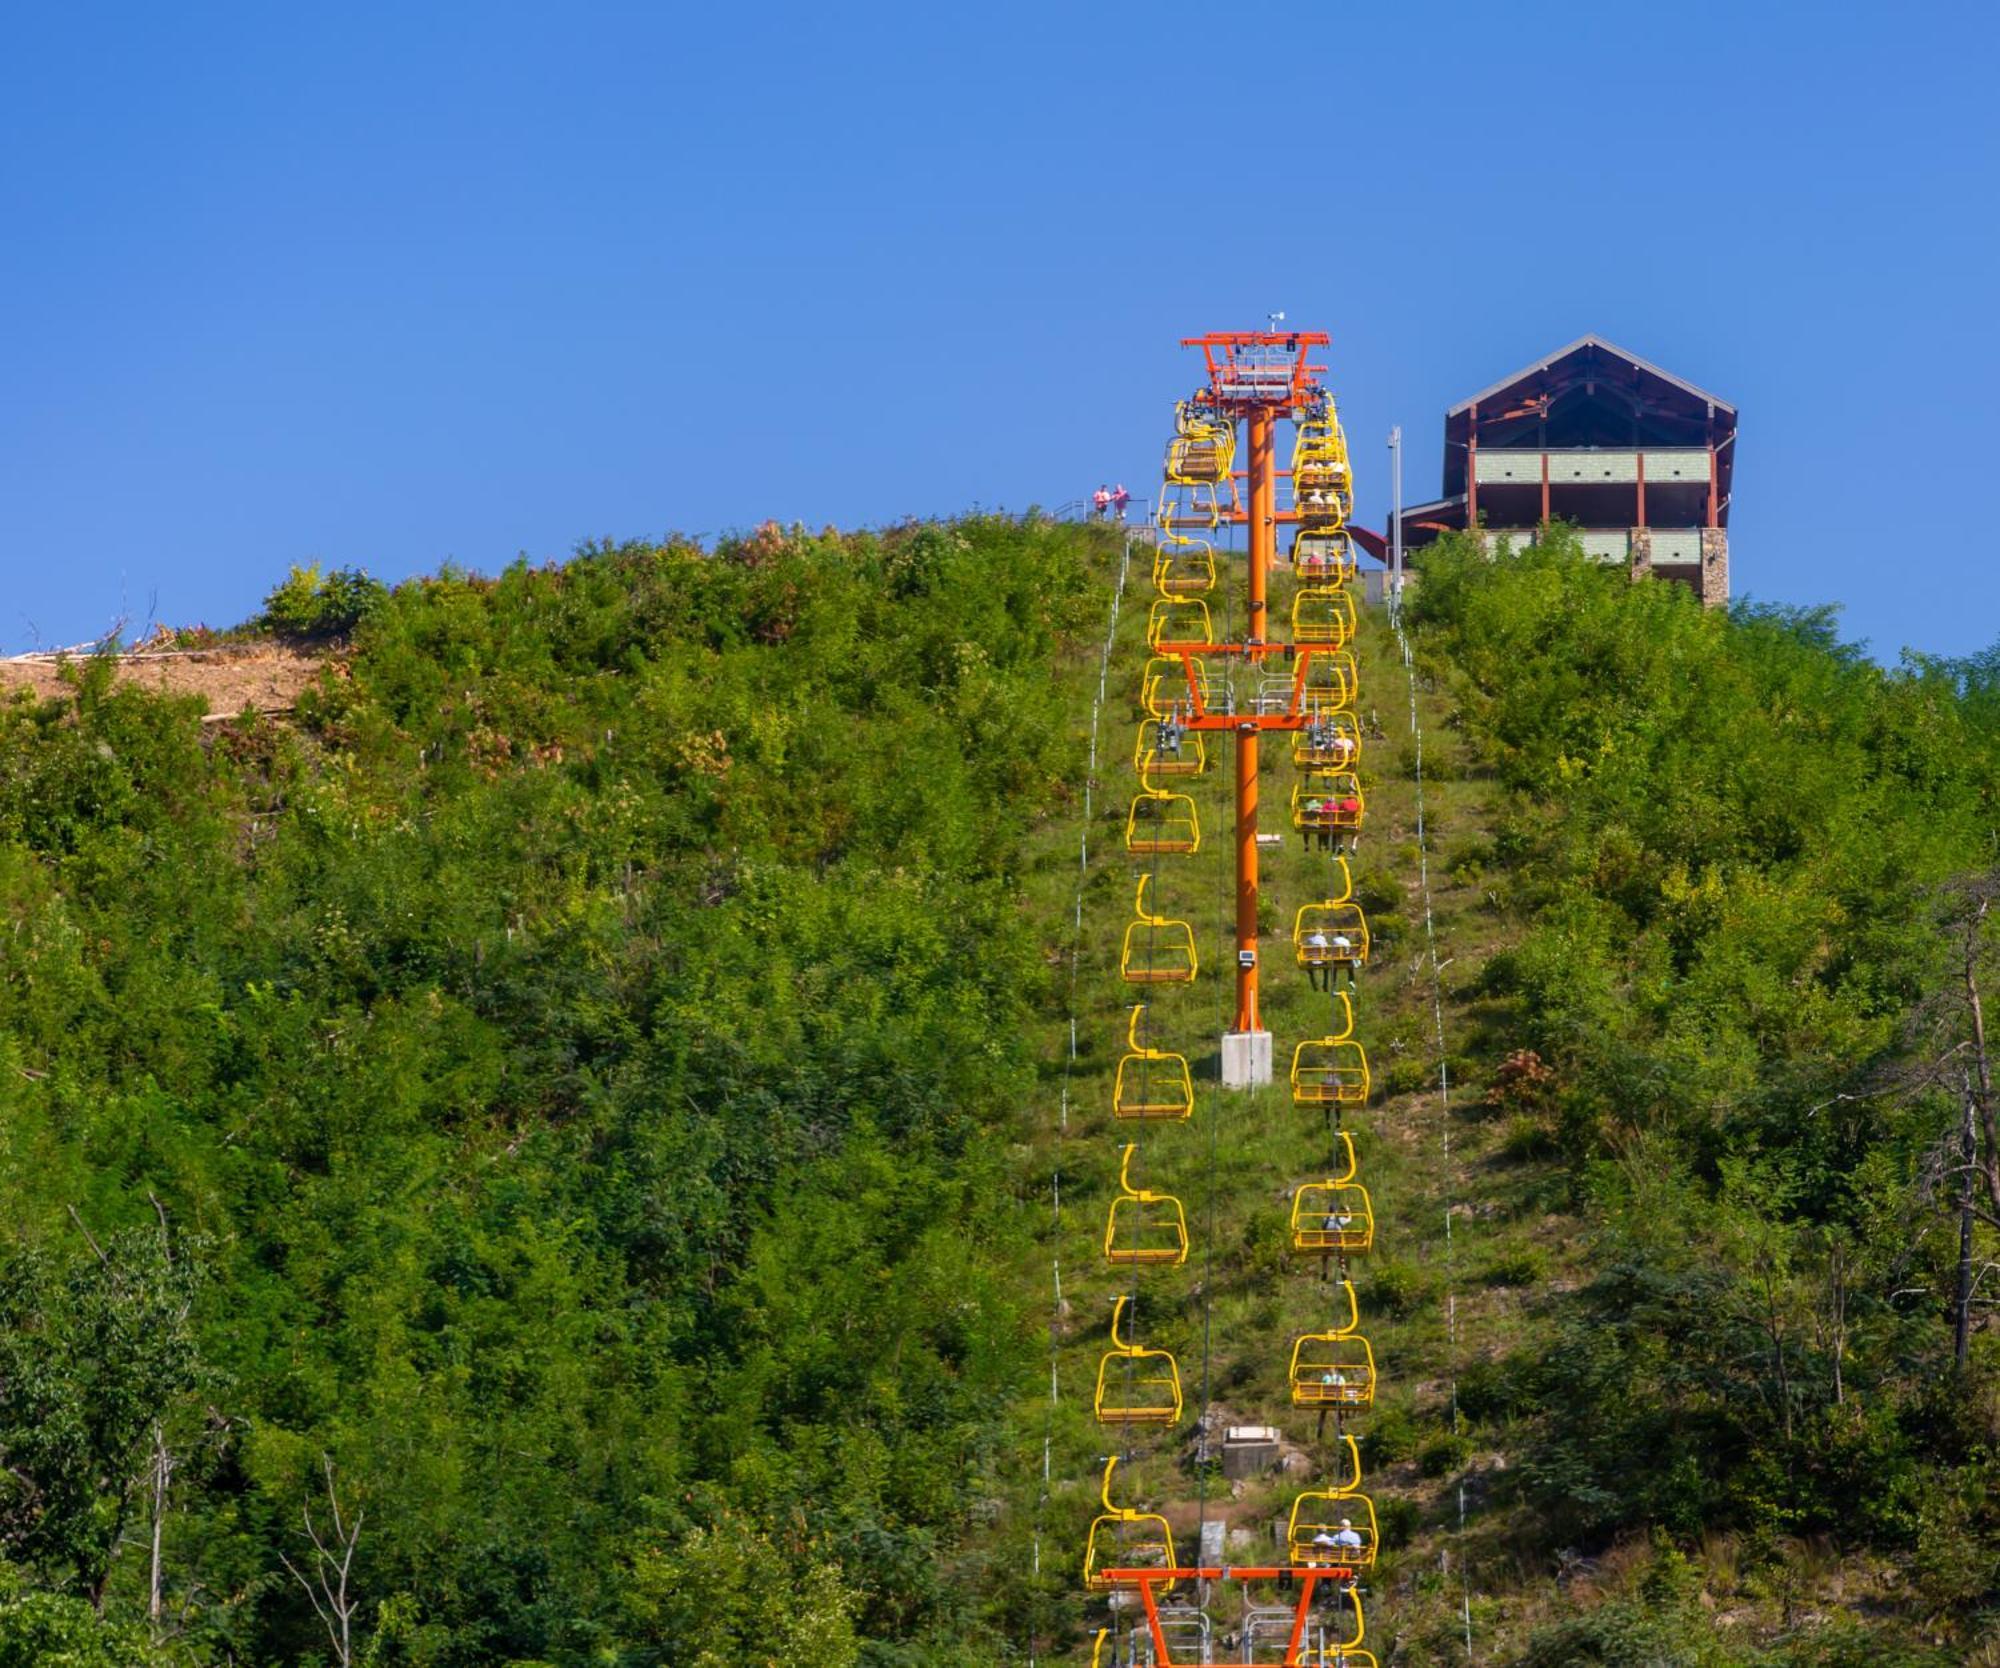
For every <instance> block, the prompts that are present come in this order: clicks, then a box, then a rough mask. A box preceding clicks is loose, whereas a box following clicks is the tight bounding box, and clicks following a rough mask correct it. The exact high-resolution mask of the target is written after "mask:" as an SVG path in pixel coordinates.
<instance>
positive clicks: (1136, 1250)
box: [1104, 1141, 1188, 1268]
mask: <svg viewBox="0 0 2000 1668" xmlns="http://www.w3.org/2000/svg"><path fill="white" fill-rule="evenodd" d="M1138 1150H1139V1149H1138V1147H1137V1146H1136V1145H1134V1144H1133V1143H1132V1142H1130V1141H1128V1142H1126V1143H1125V1150H1124V1152H1123V1153H1121V1154H1120V1155H1119V1158H1118V1192H1117V1195H1116V1197H1114V1198H1113V1199H1112V1201H1111V1208H1110V1209H1109V1210H1108V1211H1106V1212H1105V1215H1104V1260H1105V1261H1106V1262H1108V1263H1116V1264H1119V1265H1121V1266H1125V1267H1154V1266H1164V1267H1167V1268H1178V1267H1180V1265H1181V1264H1182V1263H1184V1262H1186V1261H1187V1257H1188V1231H1187V1212H1186V1211H1184V1210H1183V1209H1182V1208H1181V1202H1180V1200H1178V1199H1177V1198H1175V1197H1174V1196H1173V1194H1171V1193H1156V1192H1154V1191H1153V1190H1152V1189H1151V1188H1149V1187H1134V1186H1133V1185H1132V1155H1133V1154H1134V1153H1135V1152H1137V1151H1138Z"/></svg>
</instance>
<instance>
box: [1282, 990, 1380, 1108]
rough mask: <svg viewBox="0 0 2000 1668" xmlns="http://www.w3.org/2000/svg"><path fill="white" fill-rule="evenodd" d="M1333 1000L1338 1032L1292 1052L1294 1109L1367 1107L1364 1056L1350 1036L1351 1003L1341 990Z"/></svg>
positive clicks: (1352, 1022) (1365, 1054) (1362, 1050)
mask: <svg viewBox="0 0 2000 1668" xmlns="http://www.w3.org/2000/svg"><path fill="white" fill-rule="evenodd" d="M1333 1000H1334V1011H1335V1012H1336V1014H1338V1015H1339V1025H1338V1029H1336V1030H1335V1031H1334V1032H1333V1034H1332V1035H1330V1036H1325V1037H1318V1038H1315V1039H1313V1040H1312V1041H1310V1042H1302V1043H1300V1044H1299V1045H1298V1047H1297V1048H1296V1049H1294V1050H1293V1051H1292V1104H1293V1105H1294V1106H1365V1105H1367V1104H1368V1055H1367V1053H1366V1051H1365V1050H1364V1049H1363V1048H1362V1046H1361V1045H1360V1044H1359V1043H1358V1042H1356V1041H1355V1040H1354V1037H1353V1031H1354V1004H1353V1002H1352V1001H1350V1000H1349V999H1348V995H1347V992H1346V991H1344V990H1337V991H1335V992H1334V993H1333Z"/></svg>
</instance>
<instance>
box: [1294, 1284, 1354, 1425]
mask: <svg viewBox="0 0 2000 1668" xmlns="http://www.w3.org/2000/svg"><path fill="white" fill-rule="evenodd" d="M1340 1289H1341V1290H1342V1291H1343V1292H1345V1293H1346V1294H1347V1321H1346V1324H1345V1325H1342V1326H1336V1327H1332V1328H1330V1329H1328V1330H1327V1331H1325V1332H1308V1333H1305V1334H1303V1335H1302V1336H1301V1337H1299V1338H1297V1339H1295V1340H1294V1341H1293V1343H1292V1364H1291V1370H1290V1372H1289V1374H1288V1377H1289V1378H1290V1380H1291V1387H1292V1405H1293V1406H1294V1407H1326V1408H1339V1409H1343V1410H1344V1409H1351V1408H1364V1407H1371V1406H1373V1405H1374V1401H1375V1352H1374V1351H1373V1350H1371V1349H1370V1348H1369V1347H1368V1340H1367V1339H1366V1338H1364V1337H1362V1336H1361V1333H1360V1330H1359V1328H1360V1325H1361V1305H1360V1303H1359V1301H1358V1300H1357V1299H1356V1297H1355V1295H1354V1286H1353V1284H1352V1283H1351V1282H1349V1281H1346V1280H1343V1281H1341V1283H1340Z"/></svg>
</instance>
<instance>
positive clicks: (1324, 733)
mask: <svg viewBox="0 0 2000 1668" xmlns="http://www.w3.org/2000/svg"><path fill="white" fill-rule="evenodd" d="M1360 762H1361V726H1360V725H1358V724H1357V723H1355V721H1354V714H1353V713H1351V712H1330V713H1328V714H1326V715H1325V716H1324V717H1315V718H1313V719H1312V720H1311V721H1310V722H1308V723H1307V725H1306V727H1305V728H1304V729H1303V730H1296V731H1294V732H1293V734H1292V763H1293V764H1295V765H1297V766H1298V767H1299V768H1300V769H1301V770H1352V769H1353V768H1354V766H1355V765H1357V764H1359V763H1360Z"/></svg>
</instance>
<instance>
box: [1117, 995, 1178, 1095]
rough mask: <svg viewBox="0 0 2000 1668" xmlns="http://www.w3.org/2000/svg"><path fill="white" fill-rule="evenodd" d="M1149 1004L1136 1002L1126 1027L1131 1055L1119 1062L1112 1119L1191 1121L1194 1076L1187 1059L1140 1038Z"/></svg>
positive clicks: (1128, 1054)
mask: <svg viewBox="0 0 2000 1668" xmlns="http://www.w3.org/2000/svg"><path fill="white" fill-rule="evenodd" d="M1145 1014H1146V1004H1145V1003H1143V1002H1136V1003H1134V1004H1133V1006H1132V1017H1131V1020H1130V1022H1129V1023H1128V1024H1127V1026H1126V1033H1125V1034H1126V1046H1127V1050H1128V1052H1127V1053H1126V1054H1125V1055H1124V1056H1123V1057H1122V1058H1121V1059H1120V1060H1119V1062H1118V1075H1117V1077H1116V1078H1115V1079H1114V1081H1113V1083H1112V1089H1111V1115H1112V1116H1113V1117H1115V1118H1187V1117H1192V1116H1193V1115H1194V1076H1193V1074H1192V1073H1191V1072H1190V1071H1189V1070H1188V1063H1187V1056H1186V1055H1184V1054H1169V1053H1167V1052H1165V1051H1164V1050H1162V1049H1158V1048H1154V1047H1151V1046H1150V1045H1149V1044H1148V1043H1146V1042H1145V1040H1144V1039H1143V1038H1141V1036H1140V1035H1139V1027H1140V1025H1141V1023H1142V1022H1143V1021H1144V1019H1145Z"/></svg>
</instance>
